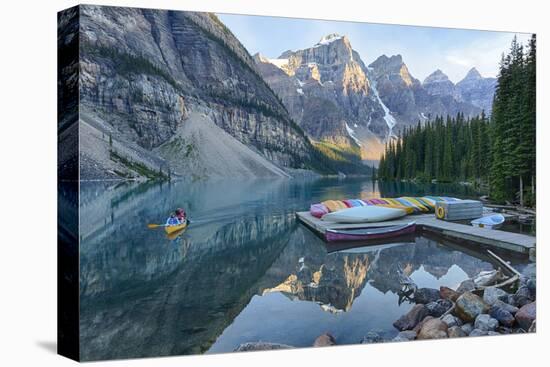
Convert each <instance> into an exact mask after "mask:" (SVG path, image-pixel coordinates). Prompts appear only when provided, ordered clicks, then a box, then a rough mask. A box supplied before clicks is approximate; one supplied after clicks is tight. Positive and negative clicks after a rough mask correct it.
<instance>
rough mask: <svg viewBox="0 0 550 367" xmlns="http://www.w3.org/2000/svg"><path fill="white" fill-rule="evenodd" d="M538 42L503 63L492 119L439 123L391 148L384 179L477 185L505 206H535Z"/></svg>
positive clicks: (516, 48)
mask: <svg viewBox="0 0 550 367" xmlns="http://www.w3.org/2000/svg"><path fill="white" fill-rule="evenodd" d="M535 143H536V37H535V35H533V36H532V38H531V40H530V41H529V44H528V45H527V47H526V49H524V47H523V45H521V44H519V43H518V42H517V40H516V39H514V40H513V41H512V45H511V48H510V51H509V53H508V54H506V55H503V57H502V60H501V63H500V72H499V77H498V85H497V89H496V93H495V98H494V101H493V114H492V116H491V118H490V119H489V118H487V116H486V115H485V114H484V113H482V114H481V115H480V116H477V117H474V118H465V117H464V115H463V114H460V113H459V114H457V115H456V116H455V117H449V116H448V117H447V118H443V117H437V118H435V119H434V120H433V121H430V122H427V123H426V124H424V125H421V124H420V123H419V124H418V125H417V126H416V127H413V128H409V129H407V130H405V131H404V132H403V134H402V135H401V136H400V138H399V139H397V140H395V141H391V142H390V143H388V145H387V146H386V150H385V153H384V155H383V157H382V159H381V161H380V166H379V171H378V176H379V178H381V179H417V180H424V181H429V180H433V179H436V180H438V181H474V182H477V183H479V184H484V185H487V186H488V187H489V192H490V197H491V198H492V199H493V200H495V201H499V202H504V201H511V202H514V201H518V202H519V203H520V205H524V204H527V205H531V206H534V204H535V182H536V157H535V154H536V147H535Z"/></svg>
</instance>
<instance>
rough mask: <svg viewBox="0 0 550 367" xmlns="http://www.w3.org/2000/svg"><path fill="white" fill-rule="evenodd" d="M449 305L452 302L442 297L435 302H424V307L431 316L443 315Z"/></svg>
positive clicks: (450, 305)
mask: <svg viewBox="0 0 550 367" xmlns="http://www.w3.org/2000/svg"><path fill="white" fill-rule="evenodd" d="M440 301H441V302H440ZM451 307H452V303H451V302H450V301H448V300H444V299H440V300H437V301H435V302H430V303H428V304H426V309H427V310H428V314H429V315H430V316H433V317H439V316H441V315H443V314H444V313H445V312H447V310H448V309H449V308H451Z"/></svg>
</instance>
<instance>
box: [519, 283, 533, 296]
mask: <svg viewBox="0 0 550 367" xmlns="http://www.w3.org/2000/svg"><path fill="white" fill-rule="evenodd" d="M516 296H517V297H525V298H527V299H531V298H532V296H531V291H530V290H529V287H527V286H526V285H522V286H521V287H519V288H518V290H517V291H516Z"/></svg>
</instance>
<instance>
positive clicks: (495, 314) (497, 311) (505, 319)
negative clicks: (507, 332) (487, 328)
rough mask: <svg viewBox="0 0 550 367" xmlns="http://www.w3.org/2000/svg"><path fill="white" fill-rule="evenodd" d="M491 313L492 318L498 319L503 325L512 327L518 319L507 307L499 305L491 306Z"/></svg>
mask: <svg viewBox="0 0 550 367" xmlns="http://www.w3.org/2000/svg"><path fill="white" fill-rule="evenodd" d="M489 315H491V317H492V318H494V319H496V320H497V321H498V322H499V323H500V324H501V325H503V326H507V327H511V326H512V325H514V322H515V321H516V319H515V318H514V315H512V314H511V313H510V312H509V311H508V310H506V309H505V308H502V307H499V306H497V305H494V306H493V307H491V310H490V311H489Z"/></svg>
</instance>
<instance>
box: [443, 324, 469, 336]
mask: <svg viewBox="0 0 550 367" xmlns="http://www.w3.org/2000/svg"><path fill="white" fill-rule="evenodd" d="M447 333H448V334H449V338H463V337H465V336H468V334H466V333H465V332H464V330H462V328H461V327H460V326H452V327H450V328H449V330H448V331H447Z"/></svg>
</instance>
